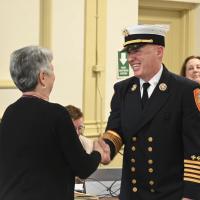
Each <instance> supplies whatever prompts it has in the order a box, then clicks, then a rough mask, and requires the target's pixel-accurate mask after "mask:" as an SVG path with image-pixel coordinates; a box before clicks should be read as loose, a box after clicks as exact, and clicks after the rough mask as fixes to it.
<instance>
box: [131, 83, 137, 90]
mask: <svg viewBox="0 0 200 200" xmlns="http://www.w3.org/2000/svg"><path fill="white" fill-rule="evenodd" d="M136 89H137V84H133V85H132V87H131V91H133V92H134V91H135V90H136Z"/></svg>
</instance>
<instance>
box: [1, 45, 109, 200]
mask: <svg viewBox="0 0 200 200" xmlns="http://www.w3.org/2000/svg"><path fill="white" fill-rule="evenodd" d="M52 59H53V56H52V53H51V51H50V50H48V49H45V48H42V47H39V46H27V47H24V48H21V49H19V50H16V51H14V52H13V53H12V55H11V61H10V74H11V77H12V79H13V81H14V83H15V85H16V86H17V88H18V89H19V90H21V91H22V97H21V98H19V99H18V100H17V101H16V102H14V103H13V104H11V105H10V106H8V108H7V109H6V111H5V113H4V115H3V117H2V121H1V126H0V199H1V200H73V199H74V179H75V176H79V177H81V178H86V177H87V176H89V175H90V174H91V173H93V172H94V171H95V170H96V169H97V167H98V164H99V162H100V161H102V162H104V161H105V160H107V159H109V154H108V153H107V152H103V150H102V149H101V147H100V145H98V143H97V142H96V143H95V145H94V151H93V152H92V153H91V154H90V155H89V154H87V153H86V152H85V151H84V149H83V147H82V145H81V143H80V141H79V138H78V136H77V134H76V130H75V128H74V125H73V123H72V120H71V118H70V116H69V114H68V112H67V111H66V109H65V108H64V107H63V106H61V105H59V104H55V103H50V102H49V101H48V100H49V95H50V93H51V90H52V88H53V84H54V80H55V75H54V69H53V65H52V63H51V62H52ZM80 160H81V165H80Z"/></svg>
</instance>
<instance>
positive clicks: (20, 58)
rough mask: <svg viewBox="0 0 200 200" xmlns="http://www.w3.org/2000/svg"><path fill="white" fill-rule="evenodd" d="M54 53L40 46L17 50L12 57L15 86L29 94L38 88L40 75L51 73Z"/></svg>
mask: <svg viewBox="0 0 200 200" xmlns="http://www.w3.org/2000/svg"><path fill="white" fill-rule="evenodd" d="M52 59H53V55H52V52H51V51H50V50H49V49H46V48H43V47H39V46H27V47H23V48H21V49H17V50H16V51H14V52H13V53H12V54H11V57H10V74H11V77H12V79H13V81H14V83H15V85H16V86H17V87H18V88H19V89H20V90H21V91H22V92H27V91H31V90H33V89H35V88H36V86H37V84H38V75H39V73H40V72H41V71H42V70H43V71H45V72H47V73H51V71H52V70H51V68H50V65H51V61H52Z"/></svg>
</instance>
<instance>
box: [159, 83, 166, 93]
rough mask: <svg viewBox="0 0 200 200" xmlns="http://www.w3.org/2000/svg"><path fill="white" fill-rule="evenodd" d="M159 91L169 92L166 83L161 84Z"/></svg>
mask: <svg viewBox="0 0 200 200" xmlns="http://www.w3.org/2000/svg"><path fill="white" fill-rule="evenodd" d="M159 89H160V91H165V90H167V85H166V84H165V83H161V84H160V85H159Z"/></svg>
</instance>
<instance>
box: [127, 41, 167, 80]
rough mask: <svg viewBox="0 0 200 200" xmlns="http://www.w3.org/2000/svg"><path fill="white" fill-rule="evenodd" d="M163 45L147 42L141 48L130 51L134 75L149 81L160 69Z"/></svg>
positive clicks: (129, 59)
mask: <svg viewBox="0 0 200 200" xmlns="http://www.w3.org/2000/svg"><path fill="white" fill-rule="evenodd" d="M162 56H163V47H162V46H158V45H151V44H147V45H145V46H143V47H141V48H139V49H136V50H132V51H130V52H128V62H129V64H130V66H131V67H132V69H133V72H134V76H136V77H138V78H141V79H143V80H145V81H149V80H150V79H151V78H152V77H153V76H154V75H155V74H156V73H157V72H158V71H159V69H160V66H161V63H162Z"/></svg>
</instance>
